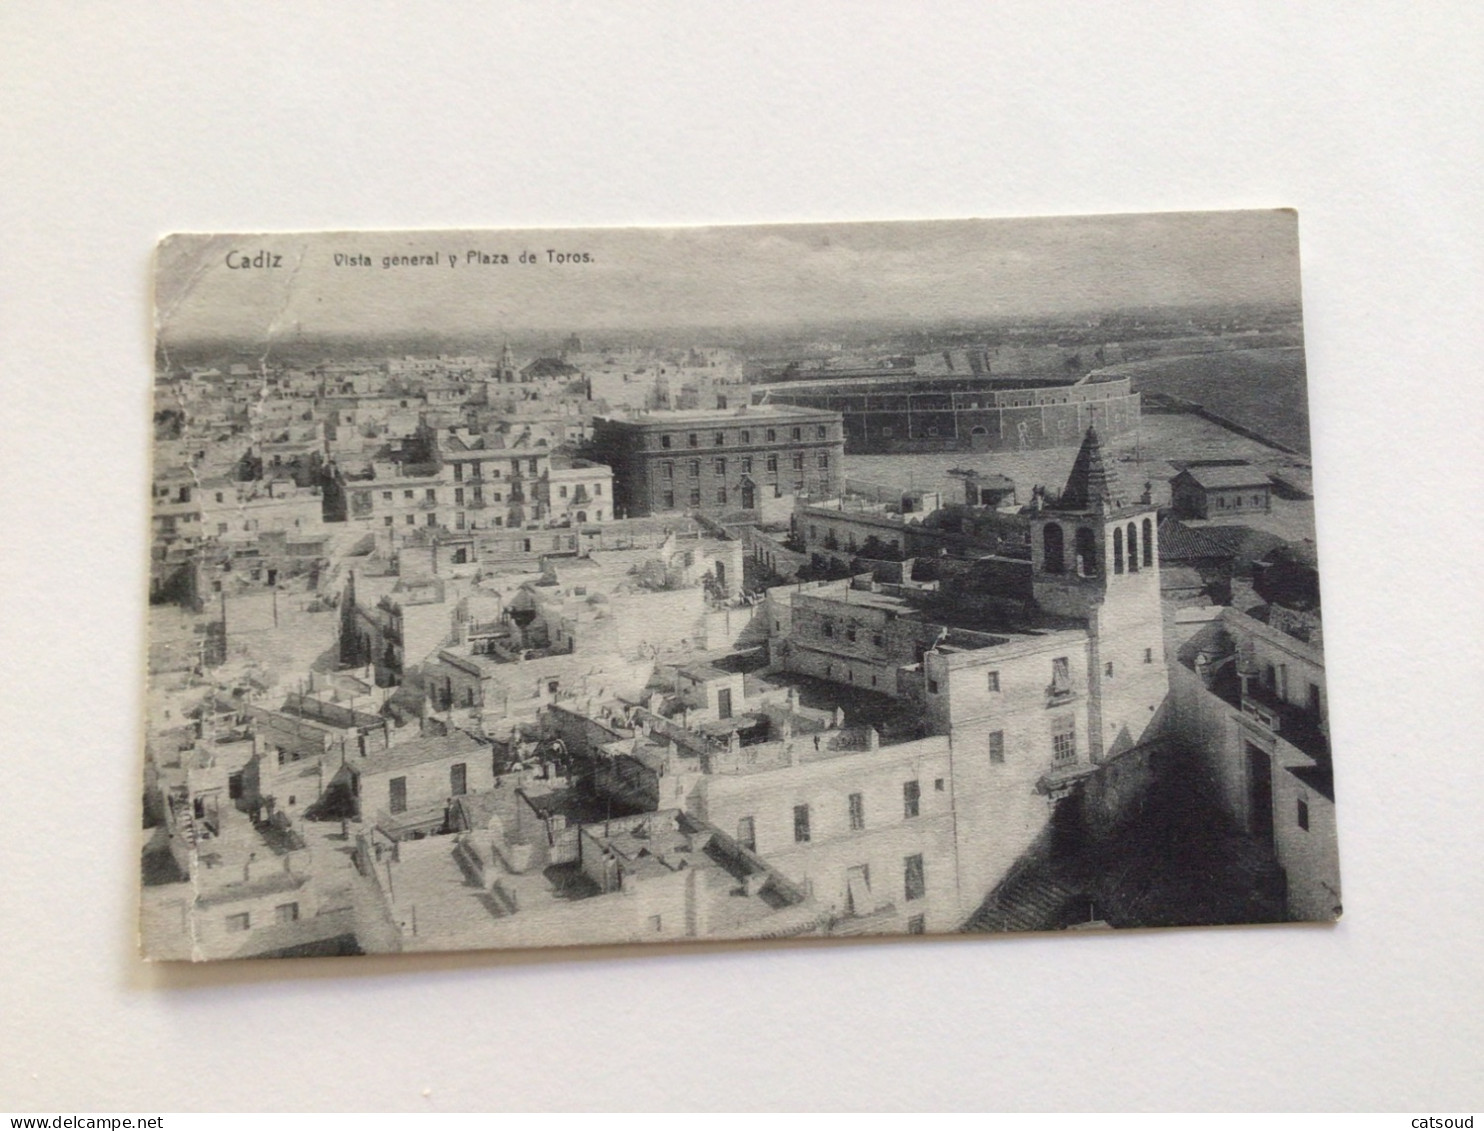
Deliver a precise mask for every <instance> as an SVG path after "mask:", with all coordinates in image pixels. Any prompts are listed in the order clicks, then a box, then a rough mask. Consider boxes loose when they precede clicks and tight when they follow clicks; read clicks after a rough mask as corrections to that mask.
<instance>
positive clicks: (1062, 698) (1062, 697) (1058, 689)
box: [1046, 683, 1077, 707]
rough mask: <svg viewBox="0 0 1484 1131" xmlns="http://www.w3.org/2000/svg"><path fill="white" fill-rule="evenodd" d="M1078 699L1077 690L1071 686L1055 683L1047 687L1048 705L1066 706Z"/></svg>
mask: <svg viewBox="0 0 1484 1131" xmlns="http://www.w3.org/2000/svg"><path fill="white" fill-rule="evenodd" d="M1076 700H1077V692H1076V691H1075V690H1074V689H1073V688H1071V687H1070V686H1066V685H1062V684H1055V683H1053V684H1051V685H1050V686H1049V687H1047V688H1046V706H1047V707H1064V706H1066V705H1067V704H1068V703H1073V702H1076Z"/></svg>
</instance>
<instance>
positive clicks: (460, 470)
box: [453, 463, 464, 483]
mask: <svg viewBox="0 0 1484 1131" xmlns="http://www.w3.org/2000/svg"><path fill="white" fill-rule="evenodd" d="M453 481H454V482H455V483H462V482H463V481H464V465H463V464H461V463H456V464H454V465H453Z"/></svg>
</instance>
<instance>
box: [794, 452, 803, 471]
mask: <svg viewBox="0 0 1484 1131" xmlns="http://www.w3.org/2000/svg"><path fill="white" fill-rule="evenodd" d="M794 470H795V471H803V470H804V453H803V452H795V453H794Z"/></svg>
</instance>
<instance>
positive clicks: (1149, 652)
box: [1144, 648, 1154, 664]
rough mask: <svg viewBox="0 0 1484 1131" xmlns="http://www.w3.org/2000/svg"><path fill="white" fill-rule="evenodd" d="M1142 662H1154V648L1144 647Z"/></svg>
mask: <svg viewBox="0 0 1484 1131" xmlns="http://www.w3.org/2000/svg"><path fill="white" fill-rule="evenodd" d="M1144 662H1145V663H1146V664H1152V663H1154V649H1153V648H1145V649H1144Z"/></svg>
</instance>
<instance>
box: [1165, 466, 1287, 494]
mask: <svg viewBox="0 0 1484 1131" xmlns="http://www.w3.org/2000/svg"><path fill="white" fill-rule="evenodd" d="M1181 475H1188V476H1190V477H1191V478H1192V479H1194V480H1195V481H1196V482H1197V483H1199V484H1200V485H1201V486H1202V487H1204V488H1206V489H1207V490H1210V489H1212V488H1231V487H1270V486H1272V480H1270V479H1269V478H1268V477H1267V476H1266V475H1265V474H1263V472H1262V471H1260V470H1259V469H1258V468H1255V467H1187V468H1186V469H1185V470H1184V471H1183V472H1181ZM1177 478H1178V476H1177Z"/></svg>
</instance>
